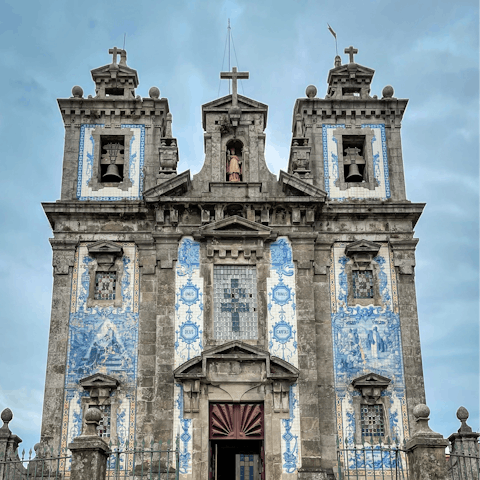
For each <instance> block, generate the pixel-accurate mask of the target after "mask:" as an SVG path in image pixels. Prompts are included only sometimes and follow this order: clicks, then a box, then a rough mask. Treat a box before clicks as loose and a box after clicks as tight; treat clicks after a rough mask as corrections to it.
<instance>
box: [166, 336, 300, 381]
mask: <svg viewBox="0 0 480 480" xmlns="http://www.w3.org/2000/svg"><path fill="white" fill-rule="evenodd" d="M212 363H214V364H215V365H218V364H229V365H231V364H237V365H246V366H251V365H253V364H260V365H261V366H262V369H261V371H262V372H263V373H262V374H261V376H262V377H264V380H267V379H275V380H287V381H294V380H295V379H296V378H298V375H299V371H298V369H297V368H295V367H294V366H293V365H291V364H290V363H288V362H286V361H284V360H282V359H280V358H278V357H275V356H272V355H270V353H269V352H267V351H265V350H262V349H260V348H258V347H255V346H252V345H248V344H246V343H243V342H241V341H239V340H234V341H232V342H228V343H225V344H223V345H221V346H217V347H214V348H211V349H209V350H205V351H203V352H202V354H201V355H200V356H198V357H195V358H193V359H191V360H189V361H188V362H186V363H184V364H183V365H181V366H179V367H178V368H177V369H176V370H174V372H173V374H174V377H175V378H176V379H177V380H195V379H208V377H209V375H210V376H211V369H210V364H212ZM241 370H242V369H241V368H239V369H238V372H237V369H233V371H232V372H230V373H229V374H228V376H227V377H226V378H225V381H232V382H235V381H236V380H237V378H236V377H237V376H238V377H239V378H240V377H241V376H242V372H241ZM253 371H254V369H252V372H253ZM259 371H260V370H259ZM236 372H237V373H238V375H237V374H236ZM253 377H254V375H253ZM253 377H252V378H253ZM256 381H259V379H258V378H257V379H256Z"/></svg>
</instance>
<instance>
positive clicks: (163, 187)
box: [143, 170, 191, 203]
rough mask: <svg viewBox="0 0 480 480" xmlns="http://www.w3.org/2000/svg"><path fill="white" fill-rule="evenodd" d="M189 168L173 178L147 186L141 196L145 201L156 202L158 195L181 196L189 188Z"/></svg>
mask: <svg viewBox="0 0 480 480" xmlns="http://www.w3.org/2000/svg"><path fill="white" fill-rule="evenodd" d="M190 183H191V182H190V170H186V171H185V172H182V173H180V174H179V175H175V176H174V177H173V178H171V179H169V180H166V181H165V182H163V183H161V184H160V185H156V186H155V187H152V188H149V189H148V190H145V191H144V192H143V198H144V199H145V201H146V202H149V203H151V202H157V201H158V200H159V199H160V197H164V196H167V195H168V196H169V197H177V196H181V195H183V194H184V193H186V192H187V191H188V189H189V188H190Z"/></svg>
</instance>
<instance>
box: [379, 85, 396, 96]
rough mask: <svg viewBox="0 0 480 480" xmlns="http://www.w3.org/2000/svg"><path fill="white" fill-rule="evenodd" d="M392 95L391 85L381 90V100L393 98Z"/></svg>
mask: <svg viewBox="0 0 480 480" xmlns="http://www.w3.org/2000/svg"><path fill="white" fill-rule="evenodd" d="M393 93H394V90H393V87H392V86H391V85H387V86H386V87H384V89H383V90H382V96H383V98H392V97H393Z"/></svg>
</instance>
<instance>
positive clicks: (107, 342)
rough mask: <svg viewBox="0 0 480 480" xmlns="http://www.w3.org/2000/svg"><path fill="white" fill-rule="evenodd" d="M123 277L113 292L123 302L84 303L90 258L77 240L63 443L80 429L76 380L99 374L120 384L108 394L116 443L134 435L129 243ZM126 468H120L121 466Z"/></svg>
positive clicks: (133, 285)
mask: <svg viewBox="0 0 480 480" xmlns="http://www.w3.org/2000/svg"><path fill="white" fill-rule="evenodd" d="M121 246H122V248H123V252H124V255H123V258H122V263H123V275H122V276H121V279H120V278H119V280H120V281H119V283H117V286H116V293H119V294H120V295H121V296H122V306H121V307H114V306H111V305H110V306H106V307H101V306H93V307H88V306H87V299H88V296H89V290H90V282H94V281H95V278H90V273H91V272H90V270H89V266H90V265H91V264H92V262H95V260H94V259H93V258H91V257H90V256H89V255H88V249H87V245H86V244H81V245H80V246H79V247H78V249H77V253H76V256H75V264H74V270H73V279H72V290H71V298H70V319H69V335H68V353H67V369H66V376H65V400H64V418H63V426H62V440H61V444H62V447H66V446H67V444H68V443H69V442H71V441H72V439H73V438H74V437H75V436H77V435H79V433H80V432H81V428H82V417H83V413H82V405H81V399H82V397H85V396H87V395H88V394H87V392H85V391H84V390H83V388H82V387H81V386H80V384H79V380H81V379H83V378H85V377H88V376H90V375H93V374H95V373H103V374H105V375H109V376H112V377H114V378H116V379H117V380H118V381H119V382H120V385H119V388H118V390H116V391H115V392H114V393H113V395H112V397H113V398H112V403H114V404H115V406H116V408H115V412H116V414H115V417H113V416H112V419H111V421H112V422H115V427H114V428H112V431H116V435H117V438H115V439H112V440H114V441H118V443H119V445H124V444H125V442H126V441H127V440H129V441H133V440H134V436H135V404H136V379H137V357H138V298H139V266H138V251H137V249H136V247H135V244H133V243H122V244H121ZM121 468H122V469H123V468H125V466H123V465H122V466H121Z"/></svg>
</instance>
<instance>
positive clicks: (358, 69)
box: [330, 63, 375, 76]
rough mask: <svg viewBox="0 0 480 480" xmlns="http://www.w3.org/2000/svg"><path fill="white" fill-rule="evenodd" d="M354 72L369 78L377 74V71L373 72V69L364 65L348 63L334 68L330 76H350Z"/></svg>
mask: <svg viewBox="0 0 480 480" xmlns="http://www.w3.org/2000/svg"><path fill="white" fill-rule="evenodd" d="M352 71H355V73H356V74H360V75H367V76H373V75H374V74H375V70H373V69H372V68H368V67H364V66H363V65H359V64H358V63H346V64H344V65H340V66H339V67H335V68H332V69H331V70H330V74H331V75H339V76H350V73H351V72H352Z"/></svg>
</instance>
